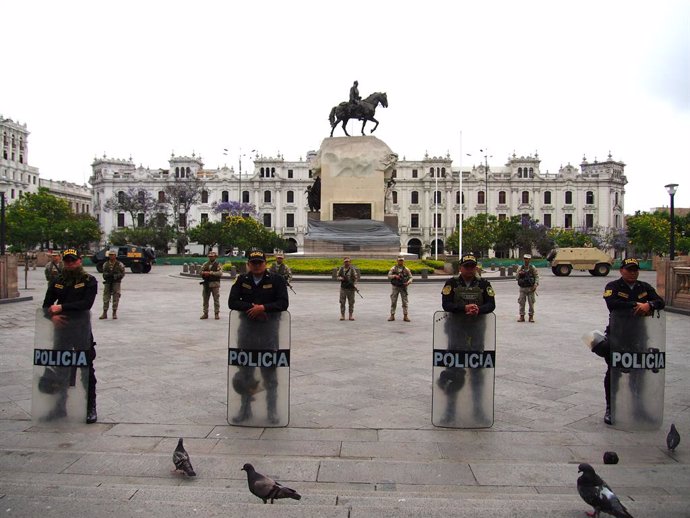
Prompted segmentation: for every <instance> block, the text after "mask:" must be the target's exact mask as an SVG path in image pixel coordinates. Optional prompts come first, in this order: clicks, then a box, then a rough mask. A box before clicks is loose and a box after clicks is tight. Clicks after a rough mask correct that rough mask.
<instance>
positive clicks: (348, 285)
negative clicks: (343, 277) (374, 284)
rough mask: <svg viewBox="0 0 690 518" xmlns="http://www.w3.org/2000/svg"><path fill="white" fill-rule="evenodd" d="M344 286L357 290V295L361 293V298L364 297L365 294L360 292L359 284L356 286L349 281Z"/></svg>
mask: <svg viewBox="0 0 690 518" xmlns="http://www.w3.org/2000/svg"><path fill="white" fill-rule="evenodd" d="M343 287H344V288H345V289H351V290H355V291H356V292H357V295H359V296H360V297H361V298H364V296H363V295H362V294H361V293H360V292H359V289H357V286H355V285H354V283H353V282H350V281H347V283H346V285H345V286H343Z"/></svg>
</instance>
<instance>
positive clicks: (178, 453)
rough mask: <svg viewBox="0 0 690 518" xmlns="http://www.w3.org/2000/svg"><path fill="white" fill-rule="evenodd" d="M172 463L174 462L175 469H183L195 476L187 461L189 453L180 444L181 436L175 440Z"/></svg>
mask: <svg viewBox="0 0 690 518" xmlns="http://www.w3.org/2000/svg"><path fill="white" fill-rule="evenodd" d="M173 463H174V464H175V469H176V470H177V469H179V470H181V471H184V472H185V473H186V474H187V475H189V476H190V477H196V473H194V468H193V467H192V463H191V462H190V461H189V454H188V453H187V451H186V450H185V449H184V446H183V445H182V438H181V437H180V440H179V441H177V448H175V451H174V452H173Z"/></svg>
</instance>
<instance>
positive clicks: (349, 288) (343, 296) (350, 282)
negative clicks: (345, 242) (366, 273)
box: [336, 257, 359, 320]
mask: <svg viewBox="0 0 690 518" xmlns="http://www.w3.org/2000/svg"><path fill="white" fill-rule="evenodd" d="M336 277H337V278H338V280H339V281H340V320H345V302H346V301H347V304H348V307H349V310H350V312H349V318H350V320H354V319H355V317H354V311H355V291H356V287H355V284H356V283H357V281H358V280H359V272H358V271H357V269H356V268H355V267H354V266H351V265H350V258H349V257H344V258H343V265H342V266H341V267H340V268H339V269H338V273H337V274H336Z"/></svg>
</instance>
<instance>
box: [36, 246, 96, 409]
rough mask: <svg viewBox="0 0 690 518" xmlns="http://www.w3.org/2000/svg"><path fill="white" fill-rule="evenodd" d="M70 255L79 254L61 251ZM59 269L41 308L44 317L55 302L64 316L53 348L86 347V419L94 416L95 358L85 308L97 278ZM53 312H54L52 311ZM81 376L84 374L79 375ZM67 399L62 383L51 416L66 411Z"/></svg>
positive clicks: (94, 346) (93, 293) (94, 297)
mask: <svg viewBox="0 0 690 518" xmlns="http://www.w3.org/2000/svg"><path fill="white" fill-rule="evenodd" d="M68 256H74V257H75V258H77V259H78V258H79V254H78V253H77V252H76V250H74V249H69V250H66V251H65V254H64V256H63V257H68ZM65 273H66V272H63V273H61V274H60V275H59V276H58V277H57V278H56V279H55V280H54V281H52V282H51V283H50V284H48V289H47V291H46V295H45V298H44V299H43V306H42V307H43V309H44V311H45V315H46V318H51V315H50V314H49V313H48V309H49V308H50V306H52V305H54V304H59V305H61V306H62V311H61V313H59V314H58V315H63V316H64V317H66V320H67V323H66V325H65V326H62V327H57V326H56V329H55V340H56V347H57V348H65V347H73V346H74V344H75V343H78V345H79V347H78V348H79V349H84V350H86V354H87V358H88V361H89V367H88V381H89V391H88V400H87V422H95V420H96V373H95V371H94V367H93V361H94V359H95V358H96V343H95V342H94V341H93V334H92V332H91V317H90V313H89V311H90V310H91V307H92V306H93V303H94V301H95V300H96V294H97V293H98V281H97V280H96V278H95V277H94V276H93V275H89V274H88V273H86V272H83V274H82V275H81V277H80V278H78V279H76V280H71V279H70V278H69V277H70V276H66V275H65ZM56 316H57V315H56ZM82 379H84V378H82ZM66 401H67V389H66V386H65V387H64V389H63V390H62V392H61V394H60V398H59V400H58V403H57V405H58V406H57V407H56V409H55V410H54V411H53V412H54V414H53V415H54V416H55V417H63V416H64V415H66V408H65V404H66Z"/></svg>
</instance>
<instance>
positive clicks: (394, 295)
mask: <svg viewBox="0 0 690 518" xmlns="http://www.w3.org/2000/svg"><path fill="white" fill-rule="evenodd" d="M397 276H400V277H397ZM388 280H389V281H391V284H392V286H393V288H392V291H391V316H390V318H389V319H388V320H395V309H396V307H397V305H398V295H400V299H401V300H402V308H403V315H404V320H405V322H408V321H409V318H408V316H407V286H408V285H409V284H410V283H411V282H412V272H411V271H410V269H409V268H408V267H407V266H405V265H404V264H403V265H400V264H396V265H395V266H393V267H392V268H391V269H390V270H388Z"/></svg>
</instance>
